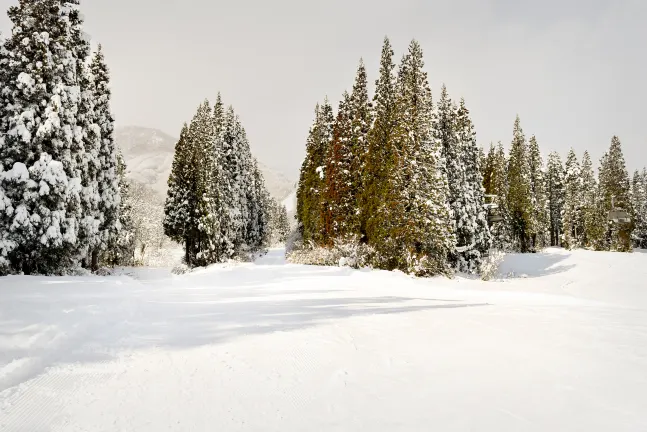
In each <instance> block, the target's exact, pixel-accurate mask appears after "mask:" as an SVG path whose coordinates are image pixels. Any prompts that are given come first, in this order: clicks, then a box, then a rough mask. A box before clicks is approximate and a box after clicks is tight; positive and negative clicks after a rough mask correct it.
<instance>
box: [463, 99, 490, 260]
mask: <svg viewBox="0 0 647 432" xmlns="http://www.w3.org/2000/svg"><path fill="white" fill-rule="evenodd" d="M455 124H456V131H457V138H458V142H459V148H460V149H461V154H462V156H461V158H460V165H462V168H461V171H462V172H463V173H464V180H463V182H464V187H463V189H464V194H463V197H462V198H459V201H460V200H462V202H463V205H462V207H461V208H460V209H459V212H460V213H459V214H457V212H456V211H455V212H454V218H455V220H456V222H457V223H456V238H457V244H458V245H459V246H460V245H465V246H467V248H468V249H467V250H466V251H464V252H460V253H459V261H458V264H459V265H458V269H460V270H461V271H465V272H468V273H477V272H478V271H479V270H480V269H481V264H482V262H483V258H484V257H485V256H487V254H488V251H489V250H490V248H491V246H492V238H491V235H490V230H489V227H488V221H487V211H486V209H485V193H484V192H485V191H484V188H483V176H482V174H481V168H480V166H479V165H480V155H479V147H478V145H477V144H476V133H475V132H474V126H473V124H472V120H471V119H470V117H469V110H468V109H467V107H466V105H465V100H464V99H461V101H460V104H459V107H458V111H457V112H456V123H455Z"/></svg>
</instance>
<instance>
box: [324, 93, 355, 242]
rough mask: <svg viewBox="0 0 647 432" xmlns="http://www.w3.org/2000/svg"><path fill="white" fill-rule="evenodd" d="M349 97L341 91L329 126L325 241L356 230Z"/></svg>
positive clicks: (353, 232) (353, 156) (325, 193)
mask: <svg viewBox="0 0 647 432" xmlns="http://www.w3.org/2000/svg"><path fill="white" fill-rule="evenodd" d="M351 103H352V101H351V97H350V95H349V94H348V93H346V92H345V93H344V95H343V97H342V100H341V101H340V103H339V108H338V110H337V118H336V120H335V124H334V126H333V137H332V143H331V144H330V149H329V152H328V154H327V156H326V158H325V159H326V168H325V179H324V182H325V192H324V195H325V198H324V200H325V205H324V206H325V208H326V216H325V220H326V229H325V231H326V236H327V238H328V242H331V241H332V240H333V239H335V238H343V237H346V236H348V235H352V234H356V233H358V232H359V228H360V224H359V214H358V203H357V192H358V189H357V188H356V183H355V182H356V181H357V175H356V174H357V171H354V170H356V169H358V166H357V165H356V163H357V160H356V159H355V158H356V156H357V155H355V153H354V148H353V143H352V139H353V138H352V133H353V114H352V110H351Z"/></svg>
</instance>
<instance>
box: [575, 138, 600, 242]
mask: <svg viewBox="0 0 647 432" xmlns="http://www.w3.org/2000/svg"><path fill="white" fill-rule="evenodd" d="M580 178H581V181H582V189H581V199H582V202H581V206H582V211H581V218H582V222H581V225H582V229H583V231H582V233H583V236H582V246H583V247H585V248H589V249H598V248H599V247H600V243H601V241H602V239H603V237H604V231H605V228H606V222H605V221H604V220H602V221H601V220H600V219H601V218H600V217H599V214H600V211H599V203H598V184H597V180H596V178H595V171H594V170H593V163H592V161H591V156H590V155H589V152H588V151H585V152H584V155H583V156H582V171H581V174H580Z"/></svg>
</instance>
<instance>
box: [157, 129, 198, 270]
mask: <svg viewBox="0 0 647 432" xmlns="http://www.w3.org/2000/svg"><path fill="white" fill-rule="evenodd" d="M191 144H192V143H191V140H190V137H189V127H188V126H187V125H186V124H185V125H184V127H183V128H182V132H181V133H180V139H179V141H178V142H177V144H176V145H175V155H174V157H173V164H172V166H171V174H170V176H169V180H168V191H167V197H166V203H165V206H164V214H165V217H164V234H166V235H167V236H168V237H170V238H171V239H172V240H173V241H176V242H178V243H181V244H184V248H185V262H186V264H187V265H192V264H193V259H194V257H193V254H192V252H193V249H194V246H193V245H194V240H195V237H194V236H195V233H194V232H193V228H194V227H195V226H197V222H196V221H195V219H194V215H195V214H196V213H197V205H196V203H195V199H194V196H193V195H194V194H193V192H194V179H193V175H192V172H193V171H194V167H192V166H191V164H192V162H193V148H192V145H191Z"/></svg>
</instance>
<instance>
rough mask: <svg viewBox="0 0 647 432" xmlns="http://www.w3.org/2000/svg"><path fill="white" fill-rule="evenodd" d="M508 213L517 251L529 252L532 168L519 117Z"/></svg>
mask: <svg viewBox="0 0 647 432" xmlns="http://www.w3.org/2000/svg"><path fill="white" fill-rule="evenodd" d="M508 212H509V217H510V227H511V231H512V236H513V239H514V242H515V245H516V249H518V250H519V251H521V252H528V251H529V249H530V245H529V243H530V242H529V240H530V235H531V234H532V225H531V223H532V220H531V219H532V217H531V216H532V205H531V202H530V166H529V163H528V146H527V144H526V138H525V136H524V134H523V130H522V129H521V121H520V120H519V116H517V119H516V120H515V123H514V132H513V139H512V145H511V147H510V158H509V161H508Z"/></svg>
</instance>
